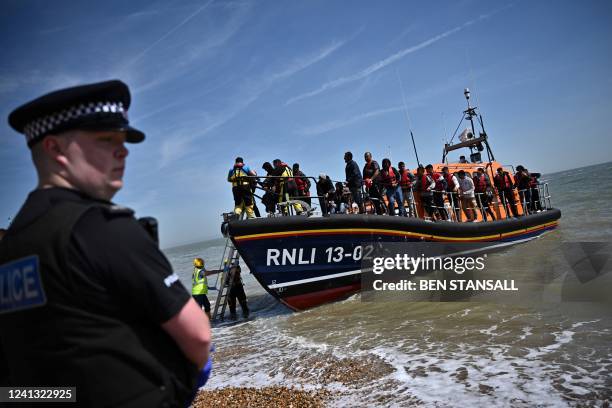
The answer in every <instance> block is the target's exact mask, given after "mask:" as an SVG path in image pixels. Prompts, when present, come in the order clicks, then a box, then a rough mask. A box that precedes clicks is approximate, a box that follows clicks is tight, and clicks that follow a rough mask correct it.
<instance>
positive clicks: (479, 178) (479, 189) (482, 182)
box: [473, 167, 495, 221]
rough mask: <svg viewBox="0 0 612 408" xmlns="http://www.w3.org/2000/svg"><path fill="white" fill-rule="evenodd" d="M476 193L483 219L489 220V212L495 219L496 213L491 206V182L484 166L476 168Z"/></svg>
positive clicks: (474, 179)
mask: <svg viewBox="0 0 612 408" xmlns="http://www.w3.org/2000/svg"><path fill="white" fill-rule="evenodd" d="M473 181H474V193H475V195H476V202H477V203H478V206H479V207H480V212H481V213H482V219H483V220H485V221H487V214H489V215H490V216H491V219H492V220H493V221H495V214H494V213H493V209H492V208H491V204H492V202H493V197H492V190H491V182H490V180H489V178H488V177H487V176H486V174H485V171H484V169H483V168H482V167H479V168H478V169H476V172H475V173H474V178H473Z"/></svg>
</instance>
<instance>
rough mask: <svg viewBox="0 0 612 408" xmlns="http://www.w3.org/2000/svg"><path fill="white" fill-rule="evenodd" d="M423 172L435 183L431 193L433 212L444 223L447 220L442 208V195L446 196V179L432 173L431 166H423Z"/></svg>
mask: <svg viewBox="0 0 612 408" xmlns="http://www.w3.org/2000/svg"><path fill="white" fill-rule="evenodd" d="M425 171H426V172H427V174H429V175H430V176H431V178H432V179H433V181H434V183H435V187H434V191H433V202H434V206H435V207H434V208H435V212H436V213H437V214H438V217H439V219H441V220H443V221H446V220H448V219H449V217H448V213H447V212H446V207H445V206H444V195H445V194H446V179H445V178H444V177H442V175H441V174H440V173H438V172H437V171H433V166H432V165H431V164H428V165H427V166H425Z"/></svg>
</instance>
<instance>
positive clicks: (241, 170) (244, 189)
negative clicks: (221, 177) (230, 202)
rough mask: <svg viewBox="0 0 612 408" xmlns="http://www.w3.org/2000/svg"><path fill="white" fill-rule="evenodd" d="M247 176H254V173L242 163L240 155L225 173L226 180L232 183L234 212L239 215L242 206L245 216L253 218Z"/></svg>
mask: <svg viewBox="0 0 612 408" xmlns="http://www.w3.org/2000/svg"><path fill="white" fill-rule="evenodd" d="M247 176H255V173H254V172H253V171H251V169H250V168H249V166H247V165H245V164H244V160H243V159H242V157H236V160H235V162H234V166H233V167H232V168H231V169H230V170H229V172H228V173H227V181H228V182H230V183H232V194H233V195H234V213H235V214H237V215H241V214H242V209H243V208H244V209H245V210H246V214H247V218H255V211H254V210H253V193H252V192H251V182H250V180H249V178H248V177H247Z"/></svg>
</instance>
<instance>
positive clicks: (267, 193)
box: [259, 162, 278, 217]
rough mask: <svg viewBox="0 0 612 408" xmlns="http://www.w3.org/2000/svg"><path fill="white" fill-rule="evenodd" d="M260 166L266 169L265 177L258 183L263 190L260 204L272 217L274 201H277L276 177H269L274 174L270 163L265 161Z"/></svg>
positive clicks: (274, 208) (274, 207) (274, 209)
mask: <svg viewBox="0 0 612 408" xmlns="http://www.w3.org/2000/svg"><path fill="white" fill-rule="evenodd" d="M261 168H262V169H263V170H265V171H266V178H265V179H264V181H262V182H261V183H259V184H260V186H261V188H262V189H263V190H264V195H263V196H262V197H261V202H262V204H263V205H264V206H265V207H266V212H267V213H268V217H273V216H274V213H275V212H276V203H277V202H278V194H277V192H276V191H277V190H276V181H277V180H276V179H274V178H269V176H273V175H274V167H272V163H270V162H265V163H264V164H263V165H262V166H261Z"/></svg>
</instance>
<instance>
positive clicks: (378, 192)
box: [363, 160, 385, 215]
mask: <svg viewBox="0 0 612 408" xmlns="http://www.w3.org/2000/svg"><path fill="white" fill-rule="evenodd" d="M377 170H378V172H379V173H380V166H379V165H378V162H377V161H376V160H372V161H371V162H370V163H366V164H365V165H364V166H363V178H364V179H371V178H372V177H373V176H374V174H376V171H377ZM368 195H369V196H370V198H374V199H375V200H372V201H373V202H374V207H375V208H376V214H378V215H383V214H384V213H385V211H384V209H383V205H382V203H383V197H382V187H381V185H380V177H377V178H375V179H374V180H372V185H371V186H370V187H369V188H368Z"/></svg>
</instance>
